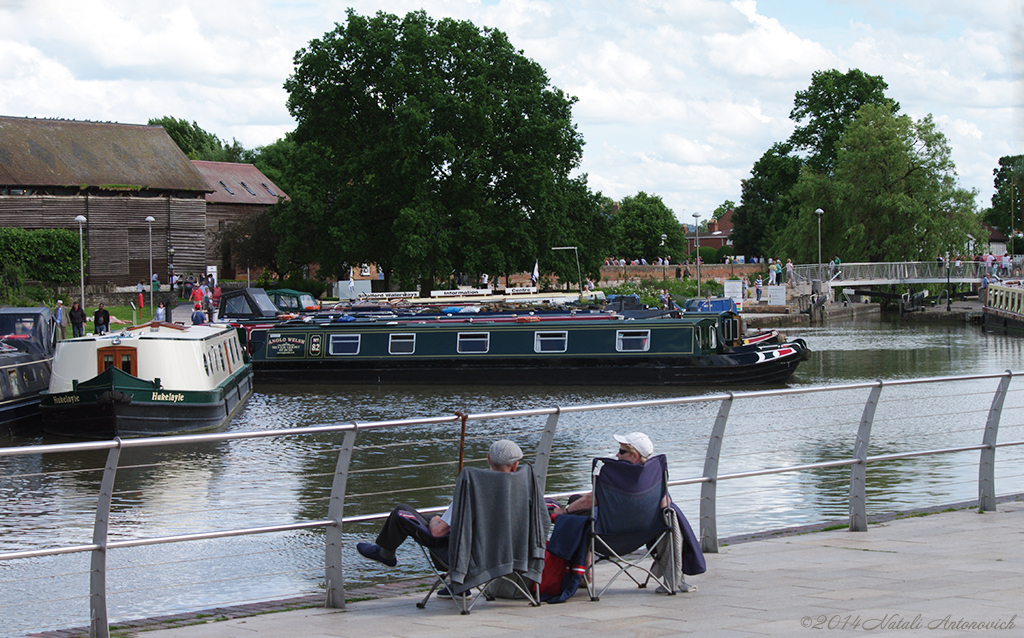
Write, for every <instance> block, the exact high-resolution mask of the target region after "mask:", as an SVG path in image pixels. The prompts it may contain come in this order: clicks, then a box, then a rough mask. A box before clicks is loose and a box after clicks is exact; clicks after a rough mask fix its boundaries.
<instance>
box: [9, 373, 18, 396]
mask: <svg viewBox="0 0 1024 638" xmlns="http://www.w3.org/2000/svg"><path fill="white" fill-rule="evenodd" d="M7 380H8V381H10V382H11V394H12V395H13V396H18V395H20V394H21V384H19V383H18V371H17V370H8V371H7Z"/></svg>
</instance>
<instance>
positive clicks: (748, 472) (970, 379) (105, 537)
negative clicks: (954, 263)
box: [0, 371, 1024, 636]
mask: <svg viewBox="0 0 1024 638" xmlns="http://www.w3.org/2000/svg"><path fill="white" fill-rule="evenodd" d="M1019 374H1020V373H1013V372H1010V371H1007V372H1005V373H999V374H982V375H965V376H956V377H940V378H923V379H902V380H893V381H875V382H865V383H853V384H846V385H837V386H822V387H810V388H789V389H775V390H763V391H753V392H743V393H733V392H726V393H720V394H714V395H707V396H692V397H682V398H668V399H657V400H648V401H636V402H623V403H609V404H601V405H584V406H562V407H548V408H538V409H529V410H510V411H499V412H491V413H481V414H470V415H454V416H443V417H436V418H420V419H404V420H388V421H379V422H373V423H347V424H336V425H328V426H319V427H304V428H296V429H275V430H267V431H260V432H228V433H218V434H205V435H190V436H169V437H160V438H145V439H126V440H121V439H115V440H113V441H97V442H90V443H67V444H60V445H40V446H27V447H9V448H0V461H3V460H4V459H5V458H8V459H10V458H19V457H20V458H23V459H26V458H42V457H46V456H47V455H54V454H64V453H69V452H75V453H96V452H100V453H102V452H104V451H105V452H106V462H105V464H104V467H103V469H102V475H101V478H100V481H99V483H98V490H97V494H96V497H95V506H94V509H95V516H94V521H93V524H92V542H90V543H84V544H63V545H60V546H55V547H46V548H39V549H23V550H19V551H5V552H2V553H0V562H11V561H17V560H25V559H38V558H41V557H50V556H57V555H63V554H74V553H88V554H89V555H90V566H89V585H88V586H89V607H90V618H91V622H90V636H109V632H110V629H109V626H110V622H109V618H108V612H107V605H108V600H107V599H108V585H107V573H108V569H109V568H108V559H109V557H110V555H111V553H112V552H116V551H118V550H123V549H127V548H136V547H147V546H156V545H164V544H169V543H190V542H195V541H199V540H210V539H223V538H229V537H241V536H246V537H248V536H256V535H268V534H276V533H281V532H289V531H297V530H310V529H318V530H323V532H324V539H323V551H324V563H323V567H322V569H323V572H322V573H323V586H324V604H325V605H326V606H327V607H332V608H342V607H344V606H345V582H344V577H343V570H342V567H343V553H342V548H343V546H344V545H345V543H344V540H345V539H344V537H343V534H342V529H343V527H344V526H346V525H356V524H359V523H363V522H366V521H375V520H379V519H382V518H384V517H385V516H386V514H385V513H381V512H367V513H361V514H350V515H346V498H355V499H358V498H359V497H362V496H365V494H356V493H354V492H351V491H350V489H349V484H350V481H351V480H352V479H353V477H354V476H357V475H358V476H363V477H365V476H378V475H380V474H383V473H384V472H385V471H392V470H396V469H399V470H401V471H403V472H416V471H419V470H424V469H427V470H429V468H428V467H427V466H429V465H431V464H428V463H424V462H423V461H422V460H418V461H417V460H415V457H416V455H415V454H411V455H410V457H413V458H412V459H408V458H399V459H397V460H394V459H392V460H391V462H392V465H390V466H388V467H373V463H368V464H365V466H363V467H360V468H357V469H356V468H353V460H354V458H355V457H357V456H359V457H366V456H368V455H369V451H368V450H369V449H371V448H366V449H362V448H357V446H356V443H357V439H359V437H370V436H372V435H373V433H381V432H385V433H390V436H392V437H393V439H394V441H393V442H392V443H388V444H387V445H388V446H393V447H392V448H389V449H397V448H398V447H399V446H402V445H405V444H404V443H403V442H402V439H409V438H410V437H412V436H413V434H412V433H414V432H422V431H423V428H424V427H426V426H438V425H446V426H457V425H458V424H460V423H461V424H462V426H463V428H465V426H466V423H467V422H481V423H483V422H498V423H511V422H513V421H511V420H517V421H514V422H515V423H520V422H524V423H527V424H529V423H532V422H533V421H534V420H535V419H536V418H537V417H542V418H543V424H542V425H541V426H540V427H537V426H536V425H525V426H517V428H518V429H517V431H516V432H515V433H514V434H509V436H513V438H517V439H522V440H525V439H531V440H536V445H535V446H534V447H533V456H532V460H533V462H534V465H535V471H536V473H537V476H538V477H539V480H540V481H541V482H542V485H549V484H551V483H552V481H553V482H554V483H556V484H558V485H559V486H561V487H569V488H579V487H581V486H580V484H579V483H580V479H581V478H582V477H584V476H587V474H586V473H585V472H584V471H582V466H583V465H584V464H585V463H584V461H585V460H581V461H580V462H579V463H578V464H574V462H573V461H572V460H571V459H570V458H568V457H569V456H571V454H572V453H571V450H572V449H573V444H572V443H567V442H565V441H563V440H561V439H560V438H559V434H561V435H562V436H563V438H566V439H570V438H571V439H578V438H579V437H581V436H583V435H581V434H580V432H581V431H583V430H584V429H585V427H587V426H585V425H582V424H581V423H582V422H581V421H577V422H571V424H570V425H566V426H564V427H560V423H563V422H565V420H566V419H570V418H571V415H582V416H585V417H586V421H592V420H594V419H595V416H596V414H597V413H600V412H603V411H621V412H622V413H623V414H626V415H628V421H627V422H628V423H630V424H631V425H633V426H634V427H636V424H637V423H638V422H639V423H640V424H641V425H640V426H639V427H637V429H641V428H643V427H646V428H648V429H650V428H654V427H658V426H657V425H655V424H656V423H658V422H659V421H660V420H661V419H662V416H661V413H660V412H658V413H657V416H656V417H652V416H651V414H652V413H651V411H652V410H654V411H657V410H662V409H665V410H673V412H671V413H670V416H671V418H672V419H673V423H676V422H678V423H682V424H692V423H694V422H696V421H699V420H702V419H705V418H707V416H708V415H710V414H711V413H712V412H714V416H713V423H712V425H711V428H710V433H709V434H708V435H707V438H706V451H705V452H704V454H703V455H702V456H701V458H697V459H692V460H693V461H695V462H698V463H702V464H703V469H702V471H700V472H699V473H692V474H690V475H689V476H686V477H685V478H680V479H674V480H672V481H670V485H671V486H672V487H673V488H679V487H682V486H690V485H692V486H697V485H699V486H700V496H699V512H700V523H699V535H700V540H701V545H702V548H703V550H704V551H705V552H717V551H718V548H719V533H718V523H719V520H720V518H721V516H722V515H721V514H720V513H719V508H720V505H721V503H722V500H723V498H725V499H726V500H727V501H728V502H730V503H732V504H733V505H732V507H733V509H737V505H738V504H739V503H741V502H745V501H748V500H750V499H751V498H754V499H757V490H752V488H750V487H749V485H750V483H751V481H752V480H753V479H766V478H772V477H780V476H791V477H800V476H808V475H815V476H819V477H820V478H821V479H822V480H825V475H826V474H827V475H828V476H827V478H828V480H833V481H834V480H845V481H846V482H847V483H848V499H847V500H848V512H849V513H848V526H849V529H850V530H851V531H865V530H866V529H867V519H868V505H869V502H870V501H869V493H870V494H876V495H877V494H878V493H879V492H878V489H879V488H874V489H869V480H870V479H871V477H872V475H871V474H869V472H868V470H869V468H871V467H876V466H877V467H879V468H880V469H879V471H880V472H882V471H883V470H882V468H888V470H887V471H891V467H892V466H891V464H892V462H893V461H896V460H899V459H911V458H918V457H929V456H937V455H942V456H943V457H944V458H945V457H947V456H950V457H952V456H955V455H957V454H961V453H964V452H972V451H976V452H978V453H979V460H978V462H977V464H976V465H977V494H978V507H979V508H980V509H981V510H982V511H992V510H994V509H995V508H996V496H997V495H996V489H995V483H996V464H995V454H996V450H997V449H999V448H1010V447H1014V446H1020V445H1024V440H1019V437H1018V440H1013V441H1009V442H1002V443H999V442H997V437H998V433H999V429H1000V423H1001V420H1002V417H1003V415H1004V413H1005V412H1006V410H1007V408H1006V407H1004V402H1005V400H1006V398H1007V395H1008V393H1009V392H1010V386H1011V382H1012V380H1013V379H1014V378H1015V376H1018V375H1019ZM987 382H995V383H996V387H995V388H994V389H991V388H990V389H988V390H987V391H986V390H979V389H978V385H979V384H983V383H987ZM943 384H951V385H952V388H953V390H950V389H944V388H946V386H944V385H943ZM915 388H917V389H920V388H925V389H926V394H924V395H921V394H918V390H915ZM957 388H959V389H960V394H957V392H955V391H954V390H955V389H957ZM886 389H889V392H895V391H896V390H897V389H901V390H900V391H905V394H903V395H900V396H899V397H898V398H896V399H895V400H894V401H893V403H892V404H891V405H892V406H893V410H894V415H893V417H892V418H891V419H889V423H892V424H901V423H903V422H904V421H905V420H906V419H911V418H923V419H926V420H928V421H929V422H932V421H938V418H937V415H936V414H932V413H929V412H927V411H926V410H925V409H924V407H925V406H926V405H928V404H929V403H930V402H931V401H932V399H935V398H936V397H939V396H951V397H952V400H953V403H955V404H960V403H963V402H964V397H967V398H968V399H967V400H968V401H970V402H974V405H973V406H969V407H968V408H965V409H962V410H961V411H960V412H958V413H955V414H952V415H950V416H951V418H952V422H955V423H958V424H961V426H962V425H963V423H964V422H967V421H970V420H971V419H972V418H974V417H972V416H971V415H972V414H977V415H978V416H977V418H978V421H979V422H978V423H977V425H976V426H974V427H966V429H955V428H953V429H950V428H945V429H943V428H939V429H940V430H941V432H940V433H938V434H936V436H940V437H941V438H942V439H943V441H944V443H945V444H944V445H939V446H938V447H926V448H924V449H921V448H919V447H918V448H915V449H909V450H901V451H897V452H888V453H883V454H875V455H871V454H869V451H870V448H871V445H872V440H871V439H872V427H873V425H874V424H875V423H876V420H877V419H876V411H877V409H878V407H879V404H880V402H882V401H883V391H884V390H886ZM856 392H866V393H867V397H866V399H865V400H863V401H860V400H856V401H852V402H850V401H848V400H847V399H845V397H848V396H849V395H850V393H856ZM986 394H988V395H990V398H988V399H986V398H985V396H986ZM922 397H924V398H922ZM768 399H774V400H776V401H777V402H778V405H779V406H781V407H779V408H777V409H775V410H774V412H776V413H777V414H774V415H773V418H772V419H770V420H769V419H765V418H761V415H759V409H758V407H757V406H759V405H763V402H764V401H766V400H768ZM801 400H803V401H805V402H806V403H807V404H806V405H803V406H801V407H787V406H796V403H797V402H798V401H801ZM737 406H746V409H747V412H745V413H744V412H742V410H740V411H737V409H736V408H737ZM907 406H916V407H915V408H914V409H911V410H910V411H905V410H906V409H907ZM790 409H791V410H792V413H790V414H786V410H790ZM1012 409H1013V410H1024V401H1018V402H1016V403H1014V405H1013V407H1012ZM679 410H685V411H684V412H678V411H679ZM853 411H858V412H859V417H858V418H856V420H855V421H852V420H851V421H842V420H841V417H837V418H840V420H839V422H838V423H833V424H832V425H831V426H830V427H832V428H839V429H841V430H845V429H846V428H847V427H848V425H849V426H854V425H855V427H853V428H851V429H852V430H853V432H852V435H853V443H852V446H851V447H849V448H845V449H843V448H842V447H838V446H837V445H836V441H835V438H836V436H835V434H829V432H831V431H832V430H826V429H825V424H824V415H826V414H828V413H835V414H837V415H838V413H839V412H844V413H851V414H852V413H853ZM808 416H813V419H814V420H815V421H816V422H815V423H811V424H801V425H799V426H798V425H797V422H801V421H804V420H806V419H807V418H808ZM644 419H649V420H648V421H647V422H646V425H644V423H645V422H644ZM982 419H983V421H984V423H983V424H982V423H981V422H980V421H982ZM733 421H736V422H737V424H736V426H735V427H736V428H737V429H738V430H741V431H737V432H736V433H735V434H733V435H731V436H732V439H729V440H733V441H734V444H735V447H736V448H738V449H739V452H738V453H737V455H736V457H735V458H732V459H731V460H730V462H729V465H730V467H728V468H726V467H725V466H723V463H722V460H723V451H724V450H723V445H724V442H725V441H726V440H727V438H726V430H727V426H730V424H732V423H733ZM766 421H770V423H768V424H767V425H761V426H758V425H752V424H764V423H765V422H766ZM1006 425H1007V424H1004V429H1005V427H1006ZM1009 425H1010V426H1012V427H1020V426H1021V425H1022V420H1020V419H1018V420H1015V421H1014V422H1012V423H1011V424H1009ZM503 427H505V426H503ZM616 427H618V428H621V427H625V426H624V425H623V424H622V423H617V424H616ZM673 427H674V426H673ZM752 427H765V428H769V429H772V428H778V429H779V430H782V429H785V428H791V427H803V428H806V434H801V436H817V437H820V438H821V439H822V442H821V449H822V450H824V451H823V452H822V454H823V455H825V456H831V457H833V458H829V459H828V460H824V461H815V462H806V463H799V462H797V463H793V462H788V463H779V462H777V461H778V460H779V459H783V458H785V459H787V460H788V459H790V456H791V453H792V451H791V450H789V449H786V447H785V446H782V447H780V448H778V449H752V450H745V449H743V448H745V447H746V446H747V441H749V439H745V438H744V437H745V436H749V435H750V433H751V428H752ZM957 427H960V426H957ZM464 431H465V430H463V432H464ZM337 435H340V436H341V437H342V441H341V444H340V446H338V447H332V448H331V449H332V452H331V453H332V454H336V458H335V460H334V467H333V471H332V472H331V475H330V477H329V478H330V488H329V495H328V497H327V507H326V516H322V517H315V516H313V517H308V518H303V519H301V520H295V521H294V522H291V523H287V524H275V525H264V526H252V527H232V528H229V529H209V530H206V531H195V532H191V533H186V534H170V535H158V536H150V537H138V538H119V537H113V538H112V529H111V504H112V501H113V500H114V498H115V489H116V475H117V471H118V469H119V465H120V463H121V457H122V454H123V453H124V452H125V451H126V450H132V449H160V448H166V447H167V446H177V447H178V448H180V447H181V446H183V445H195V444H200V443H224V442H245V441H253V440H256V439H267V438H274V439H285V440H287V441H289V442H297V441H298V440H299V439H311V438H313V437H316V438H317V439H318V440H319V439H321V438H323V437H325V436H326V437H327V438H330V437H331V436H337ZM423 436H426V437H430V436H431V435H430V434H424V435H423ZM887 437H888V438H889V439H891V440H898V439H899V436H898V435H887ZM477 438H481V439H483V438H486V439H490V438H495V437H494V436H493V435H488V436H486V437H480V436H478V437H477ZM762 438H763V437H762ZM970 439H974V441H973V442H970ZM389 440H391V439H389ZM431 440H433V439H431ZM769 440H770V439H769ZM917 441H918V444H919V445H920V444H921V443H924V442H926V439H925V437H920V438H919V439H918V440H917ZM659 445H660V447H661V448H663V449H664V448H666V447H671V445H670V444H668V443H666V442H665V441H664V439H662V442H661V443H659ZM881 446H882V448H883V449H887V448H889V447H890V443H887V442H883V443H882V444H881ZM371 447H372V449H380V448H382V447H385V445H384V444H382V443H381V442H380V441H376V440H375V441H374V443H373V444H372V446H371ZM412 447H413V448H418V447H419V446H418V444H413V445H412ZM759 447H760V446H759ZM762 457H767V461H762V460H761V458H762ZM670 458H671V457H670ZM479 461H480V459H469V460H467V462H479ZM553 464H555V465H557V468H555V469H557V471H556V472H552V469H553ZM577 465H578V466H577ZM682 465H683V466H684V471H686V468H689V467H693V464H687V463H686V462H684V463H683V464H682ZM847 467H848V468H850V469H849V475H848V477H847V478H846V479H842V478H841V477H837V475H835V474H834V473H831V474H829V473H828V472H826V470H838V469H843V468H847ZM0 469H4V466H3V465H0ZM726 469H732V470H735V471H724V470H726ZM11 476H13V473H11V472H9V473H8V474H6V475H4V474H0V479H3V478H10V477H11ZM883 478H884V477H883ZM732 482H737V484H738V485H744V486H745V487H743V488H742V489H740V488H738V489H737V491H735V492H733V493H730V494H724V495H723V494H720V493H719V490H720V486H722V485H725V484H726V483H730V484H731V483H732ZM883 482H884V481H883ZM431 488H433V489H435V491H437V492H439V493H440V492H442V491H444V490H449V491H450V486H449V485H432V486H431ZM583 489H586V488H585V487H583ZM758 489H760V490H761V493H762V494H764V493H766V492H768V491H771V490H774V489H777V488H775V487H773V486H772V485H771V484H767V485H766V486H765V485H763V486H762V487H760V488H758ZM378 490H379V493H381V494H385V495H386V498H395V497H396V496H399V495H398V494H396V493H395V492H397V491H401V490H397V489H396V486H389V485H387V484H385V485H382V486H379V487H378ZM573 491H576V492H578V491H579V489H575V490H573ZM573 491H564V490H563V491H558V492H554V493H551V494H549V496H551V497H553V498H563V497H565V496H567V495H569V494H571V493H573ZM674 494H675V493H674ZM676 500H677V502H678V501H679V500H680V499H679V498H676ZM441 509H443V507H436V508H423V509H422V510H421V511H424V512H430V511H440V510H441ZM121 535H122V534H118V535H117V536H121Z"/></svg>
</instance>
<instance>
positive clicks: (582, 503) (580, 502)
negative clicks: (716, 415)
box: [553, 432, 668, 516]
mask: <svg viewBox="0 0 1024 638" xmlns="http://www.w3.org/2000/svg"><path fill="white" fill-rule="evenodd" d="M612 438H614V439H615V441H616V442H617V443H618V444H619V451H618V452H616V453H615V458H617V459H619V460H620V461H629V462H630V463H633V464H634V465H643V464H644V462H646V461H647V459H649V458H650V457H651V455H652V454H654V443H651V437H649V436H647V435H646V434H644V433H643V432H630V433H629V434H614V435H612ZM593 502H594V493H593V492H587V493H586V494H583V495H582V496H580V497H579V498H577V499H576V500H574V501H572V502H571V503H569V504H568V505H566V506H565V507H564V508H561V507H556V508H555V510H554V512H553V514H554V515H555V516H558V515H559V514H582V513H584V512H589V511H590V505H591V504H592V503H593ZM665 505H666V506H667V505H668V504H667V503H666V504H665Z"/></svg>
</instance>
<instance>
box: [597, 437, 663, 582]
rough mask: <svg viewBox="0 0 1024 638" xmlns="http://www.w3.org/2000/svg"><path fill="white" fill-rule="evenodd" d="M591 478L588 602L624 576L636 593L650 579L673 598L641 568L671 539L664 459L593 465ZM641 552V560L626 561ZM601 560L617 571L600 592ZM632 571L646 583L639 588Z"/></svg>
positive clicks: (611, 460)
mask: <svg viewBox="0 0 1024 638" xmlns="http://www.w3.org/2000/svg"><path fill="white" fill-rule="evenodd" d="M590 474H591V483H592V484H593V488H594V500H593V504H592V505H591V511H590V516H591V518H592V520H593V523H592V524H591V525H592V527H591V533H590V553H591V556H592V559H591V564H590V566H589V567H588V568H587V571H588V576H589V578H588V580H587V591H588V593H589V594H590V599H591V600H600V598H601V595H602V594H604V593H605V592H606V591H608V588H609V587H611V585H612V583H613V582H615V579H616V578H618V577H619V575H620V574H623V573H625V574H626V575H627V576H628V577H629V578H630V579H631V580H632V581H633V582H634V583H636V584H637V586H638V587H640V588H644V587H646V585H647V581H648V579H653V580H654V581H655V582H657V583H658V584H659V585H661V586H663V587H665V588H666V589H667V590H668V592H669V594H670V595H671V594H675V592H674V591H673V588H672V587H668V586H666V583H665V581H664V579H663V578H662V577H659V576H658V575H656V574H654V573H653V572H652V571H651V569H649V568H647V567H644V566H643V565H642V564H641V563H642V562H644V561H646V560H648V559H650V558H651V557H652V556H651V554H652V551H653V550H654V546H655V545H657V544H658V542H659V541H660V540H661V539H662V538H663V537H664V536H665V535H666V534H671V533H672V527H671V523H670V521H671V519H670V518H669V516H674V515H675V514H674V513H673V511H672V509H671V508H669V507H665V506H664V505H663V503H665V502H667V499H666V497H667V496H668V463H667V461H666V460H665V455H664V454H659V455H657V456H652V457H651V458H649V459H647V461H646V462H645V463H643V464H642V465H640V464H633V463H630V462H628V461H619V460H617V459H594V461H593V464H592V465H591V472H590ZM641 548H643V549H645V550H646V551H644V553H643V554H642V555H641V556H640V557H639V558H635V557H633V556H631V557H628V558H627V555H628V554H632V553H633V552H636V551H637V550H639V549H641ZM599 560H604V561H608V562H610V563H612V564H613V565H615V566H616V567H617V568H618V569H617V570H616V572H615V574H614V575H613V576H612V577H611V579H609V581H608V583H607V584H606V585H605V586H604V587H603V588H601V589H600V591H598V585H597V581H596V579H595V573H594V565H595V564H596V563H597V562H598V561H599ZM630 570H640V571H642V572H644V574H646V575H647V578H646V579H645V580H644V581H643V582H641V581H639V580H638V579H637V578H635V577H634V576H633V575H632V574H631V573H630Z"/></svg>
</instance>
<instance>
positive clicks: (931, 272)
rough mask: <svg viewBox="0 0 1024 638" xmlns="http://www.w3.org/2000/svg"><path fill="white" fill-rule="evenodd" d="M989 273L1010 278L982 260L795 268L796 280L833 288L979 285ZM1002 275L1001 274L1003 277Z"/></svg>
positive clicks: (844, 264) (996, 267)
mask: <svg viewBox="0 0 1024 638" xmlns="http://www.w3.org/2000/svg"><path fill="white" fill-rule="evenodd" d="M986 273H988V274H989V276H993V275H996V276H1003V275H1004V274H1005V275H1006V276H1010V275H1011V274H1012V273H1009V274H1006V273H1002V271H1001V268H1000V267H999V266H998V265H994V266H993V267H992V268H991V269H986V267H985V263H984V262H980V261H962V262H961V264H960V266H957V265H956V263H955V262H952V263H950V264H949V265H948V268H947V265H946V264H945V263H939V262H938V261H907V262H878V263H841V264H839V267H838V268H836V267H834V266H833V265H832V264H828V263H826V264H800V265H798V266H795V267H794V274H795V275H796V277H795V279H796V281H797V282H798V283H803V282H809V281H812V280H820V281H822V282H829V283H830V285H832V286H843V287H849V286H851V285H897V286H899V285H908V284H938V283H946V281H947V277H948V280H949V282H950V283H954V284H961V283H970V284H976V283H978V282H980V281H981V278H982V276H983V275H985V274H986ZM1001 273H1002V274H1001Z"/></svg>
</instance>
